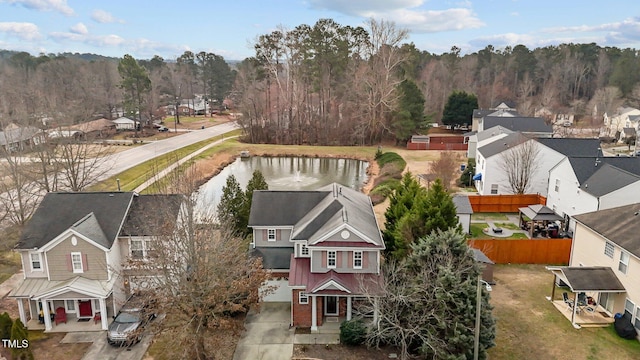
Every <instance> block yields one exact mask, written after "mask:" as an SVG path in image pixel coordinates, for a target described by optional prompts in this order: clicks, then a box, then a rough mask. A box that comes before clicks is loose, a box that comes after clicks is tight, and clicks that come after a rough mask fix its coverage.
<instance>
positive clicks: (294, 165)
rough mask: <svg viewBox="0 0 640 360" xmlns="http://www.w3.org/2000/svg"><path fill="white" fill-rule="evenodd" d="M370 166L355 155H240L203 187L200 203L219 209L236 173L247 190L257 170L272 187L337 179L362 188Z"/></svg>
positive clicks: (309, 186) (295, 187) (317, 184)
mask: <svg viewBox="0 0 640 360" xmlns="http://www.w3.org/2000/svg"><path fill="white" fill-rule="evenodd" d="M368 166H369V163H368V162H366V161H362V160H354V159H334V158H308V157H263V156H252V157H250V158H238V159H236V161H234V162H233V163H231V164H229V165H228V166H227V167H225V168H224V169H223V170H222V171H221V172H220V173H219V174H218V175H216V176H214V177H213V178H211V180H209V181H208V182H207V183H205V184H204V185H202V186H201V187H200V189H199V190H198V207H199V208H201V209H204V208H209V209H214V210H215V208H216V206H217V204H218V201H219V200H220V197H221V196H222V187H223V186H224V185H225V183H226V181H227V177H228V176H229V175H232V174H233V175H234V176H235V177H236V179H237V180H238V182H239V183H240V187H242V189H243V190H244V189H245V188H246V186H247V183H248V182H249V180H250V179H251V176H252V175H253V171H254V170H260V171H261V172H262V174H263V175H264V178H265V180H266V181H267V184H269V190H315V189H317V188H319V187H322V186H325V185H328V184H331V183H333V182H337V183H339V184H342V185H344V186H348V187H351V188H353V189H356V190H360V189H361V188H362V187H363V186H364V184H365V183H366V181H367V178H368V176H367V167H368ZM205 204H206V206H205Z"/></svg>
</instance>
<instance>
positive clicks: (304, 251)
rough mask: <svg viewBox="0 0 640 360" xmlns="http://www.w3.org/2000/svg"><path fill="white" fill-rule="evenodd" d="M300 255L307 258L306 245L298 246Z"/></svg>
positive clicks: (307, 250) (307, 249)
mask: <svg viewBox="0 0 640 360" xmlns="http://www.w3.org/2000/svg"><path fill="white" fill-rule="evenodd" d="M300 255H302V256H309V247H308V246H307V244H302V245H300Z"/></svg>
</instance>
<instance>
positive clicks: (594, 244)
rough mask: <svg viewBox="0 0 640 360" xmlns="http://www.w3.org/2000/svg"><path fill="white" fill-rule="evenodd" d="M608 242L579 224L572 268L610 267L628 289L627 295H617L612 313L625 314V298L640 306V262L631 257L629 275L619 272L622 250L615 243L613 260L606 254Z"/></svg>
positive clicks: (575, 238) (628, 268)
mask: <svg viewBox="0 0 640 360" xmlns="http://www.w3.org/2000/svg"><path fill="white" fill-rule="evenodd" d="M605 244H606V240H605V239H603V238H602V237H601V236H600V235H598V234H597V233H595V232H594V231H592V230H591V229H589V228H587V227H585V226H584V225H582V224H580V223H578V224H577V225H576V230H575V234H574V239H573V247H572V250H571V259H570V262H569V265H570V266H581V265H582V266H607V267H610V268H611V269H612V270H613V272H614V274H616V276H617V277H618V279H619V280H620V282H621V283H622V285H623V286H624V287H625V289H626V291H627V292H626V294H625V293H622V294H616V295H615V296H614V304H613V311H612V313H623V312H624V302H625V298H629V300H631V301H633V302H634V303H635V304H636V306H640V276H639V274H640V260H638V258H636V257H634V256H633V255H630V259H629V266H628V267H627V273H626V274H623V273H622V272H620V271H619V270H618V263H619V260H620V252H621V248H620V247H619V246H618V245H616V244H615V243H614V253H613V258H610V257H608V256H607V255H605V253H604V248H605Z"/></svg>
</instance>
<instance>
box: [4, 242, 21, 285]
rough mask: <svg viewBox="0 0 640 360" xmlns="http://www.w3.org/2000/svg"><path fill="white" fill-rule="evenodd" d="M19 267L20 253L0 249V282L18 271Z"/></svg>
mask: <svg viewBox="0 0 640 360" xmlns="http://www.w3.org/2000/svg"><path fill="white" fill-rule="evenodd" d="M21 267H22V266H21V264H20V254H18V253H17V252H14V251H11V250H7V251H0V283H3V282H4V281H5V280H7V279H8V278H10V277H11V275H13V274H15V273H16V272H18V270H20V268H21Z"/></svg>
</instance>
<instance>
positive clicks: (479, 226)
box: [469, 223, 529, 240]
mask: <svg viewBox="0 0 640 360" xmlns="http://www.w3.org/2000/svg"><path fill="white" fill-rule="evenodd" d="M494 224H496V225H498V224H500V225H502V224H506V225H509V224H511V223H494ZM500 225H498V226H500ZM511 225H513V226H515V224H511ZM488 227H489V224H487V223H471V225H470V226H469V231H471V238H473V239H497V240H500V239H505V240H513V239H528V238H529V237H527V235H525V234H521V233H515V234H513V235H511V236H509V237H506V238H501V237H496V236H492V235H487V234H485V233H484V231H483V230H484V229H485V228H488ZM500 227H504V228H507V229H511V227H507V226H500ZM517 228H518V227H517V226H515V229H517Z"/></svg>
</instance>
